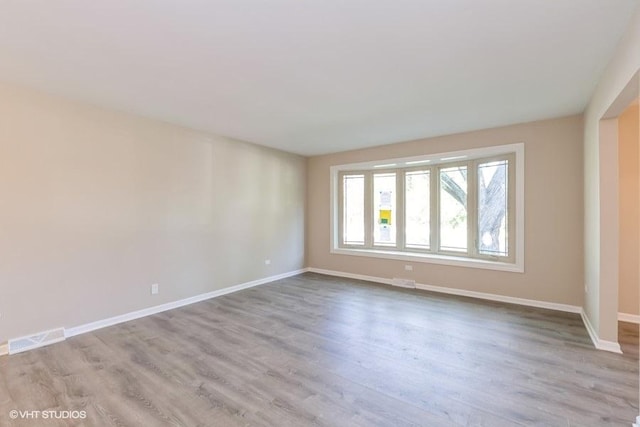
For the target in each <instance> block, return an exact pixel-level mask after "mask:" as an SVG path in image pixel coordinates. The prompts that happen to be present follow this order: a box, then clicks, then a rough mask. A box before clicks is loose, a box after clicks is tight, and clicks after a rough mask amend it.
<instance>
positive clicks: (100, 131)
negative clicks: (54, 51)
mask: <svg viewBox="0 0 640 427" xmlns="http://www.w3.org/2000/svg"><path fill="white" fill-rule="evenodd" d="M305 179H306V159H304V158H302V157H299V156H295V155H292V154H286V153H283V152H279V151H275V150H271V149H267V148H262V147H258V146H255V145H250V144H247V143H243V142H239V141H233V140H230V139H226V138H222V137H217V136H213V135H209V134H204V133H200V132H195V131H191V130H187V129H183V128H179V127H176V126H171V125H168V124H164V123H160V122H157V121H152V120H147V119H143V118H139V117H134V116H131V115H126V114H121V113H116V112H111V111H106V110H102V109H98V108H92V107H88V106H85V105H81V104H77V103H73V102H67V101H64V100H62V99H58V98H55V97H51V96H46V95H41V94H38V93H35V92H31V91H27V90H23V89H19V88H15V87H9V86H6V85H0V312H1V313H2V317H0V343H1V342H4V341H6V340H7V339H9V338H16V337H19V336H22V335H25V334H31V333H35V332H38V331H42V330H46V329H49V328H55V327H72V326H77V325H81V324H84V323H87V322H92V321H96V320H100V319H104V318H108V317H111V316H115V315H119V314H123V313H127V312H130V311H133V310H138V309H142V308H146V307H150V306H154V305H158V304H161V303H166V302H170V301H174V300H178V299H182V298H185V297H189V296H193V295H197V294H201V293H204V292H208V291H212V290H216V289H220V288H224V287H228V286H231V285H236V284H240V283H244V282H247V281H251V280H254V279H258V278H264V277H268V276H272V275H276V274H280V273H284V272H289V271H293V270H296V269H299V268H302V267H303V263H304V200H305V197H304V194H305V185H306V184H305ZM267 258H269V259H271V265H269V266H267V265H265V263H264V260H265V259H267ZM152 283H158V284H159V285H160V293H159V295H156V296H151V295H150V285H151V284H152Z"/></svg>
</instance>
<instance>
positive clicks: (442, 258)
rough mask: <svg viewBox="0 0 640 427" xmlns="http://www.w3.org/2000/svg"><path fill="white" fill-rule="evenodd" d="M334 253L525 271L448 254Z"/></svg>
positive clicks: (345, 250)
mask: <svg viewBox="0 0 640 427" xmlns="http://www.w3.org/2000/svg"><path fill="white" fill-rule="evenodd" d="M331 253H332V254H336V255H353V256H363V257H370V258H382V259H391V260H397V261H408V262H424V263H430V264H441V265H451V266H456V267H470V268H481V269H485V270H497V271H510V272H513V273H524V266H523V265H519V264H511V263H508V262H500V261H488V260H484V259H474V258H462V257H456V256H448V255H434V254H423V253H416V252H401V251H385V250H376V249H353V248H332V249H331Z"/></svg>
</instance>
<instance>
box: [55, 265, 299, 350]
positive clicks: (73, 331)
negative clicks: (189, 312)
mask: <svg viewBox="0 0 640 427" xmlns="http://www.w3.org/2000/svg"><path fill="white" fill-rule="evenodd" d="M305 271H306V269H305V268H303V269H300V270H294V271H289V272H287V273H283V274H278V275H275V276H270V277H265V278H263V279H257V280H253V281H251V282H246V283H241V284H239V285H235V286H230V287H228V288H222V289H218V290H215V291H212V292H207V293H204V294H200V295H195V296H192V297H189V298H185V299H181V300H178V301H172V302H168V303H166V304H161V305H156V306H154V307H149V308H145V309H142V310H138V311H132V312H130V313H125V314H121V315H119V316H114V317H110V318H108V319H103V320H98V321H96V322H91V323H86V324H84V325H78V326H74V327H72V328H65V337H67V338H69V337H73V336H76V335H80V334H84V333H87V332H91V331H95V330H97V329H102V328H106V327H107V326H113V325H117V324H118V323H123V322H128V321H130V320H135V319H139V318H141V317H146V316H150V315H152V314H156V313H161V312H163V311H167V310H173V309H174V308H179V307H184V306H185V305H190V304H195V303H197V302H201V301H205V300H208V299H211V298H216V297H220V296H222V295H227V294H231V293H233V292H238V291H241V290H243V289H248V288H253V287H254V286H259V285H264V284H266V283H270V282H275V281H276V280H280V279H286V278H287V277H291V276H297V275H298V274H302V273H304V272H305Z"/></svg>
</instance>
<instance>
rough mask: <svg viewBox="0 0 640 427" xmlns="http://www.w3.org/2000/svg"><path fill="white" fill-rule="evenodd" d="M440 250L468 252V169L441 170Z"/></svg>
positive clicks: (452, 168) (459, 167)
mask: <svg viewBox="0 0 640 427" xmlns="http://www.w3.org/2000/svg"><path fill="white" fill-rule="evenodd" d="M440 250H443V251H456V252H466V251H467V167H466V166H454V167H447V168H442V169H441V170H440Z"/></svg>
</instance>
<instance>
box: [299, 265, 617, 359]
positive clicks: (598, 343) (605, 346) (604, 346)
mask: <svg viewBox="0 0 640 427" xmlns="http://www.w3.org/2000/svg"><path fill="white" fill-rule="evenodd" d="M307 270H308V271H310V272H312V273H318V274H326V275H328V276H336V277H346V278H349V279H358V280H366V281H368V282H375V283H383V284H386V285H391V284H392V283H391V282H392V279H385V278H383V277H375V276H366V275H362V274H354V273H346V272H343V271H334V270H324V269H321V268H313V267H311V268H308V269H307ZM416 289H421V290H425V291H432V292H438V293H443V294H450V295H458V296H463V297H470V298H478V299H484V300H489V301H499V302H505V303H508V304H517V305H524V306H528V307H537V308H546V309H549V310H556V311H564V312H568V313H579V314H580V316H581V317H582V321H583V323H584V325H585V328H586V329H587V332H588V333H589V337H590V338H591V341H593V345H594V346H595V347H596V348H597V349H598V350H605V351H610V352H613V353H622V350H621V349H620V344H618V343H617V342H613V341H606V340H601V339H600V338H598V334H596V332H595V330H594V329H593V326H592V325H591V323H590V322H589V318H588V317H587V315H586V314H585V312H584V310H583V309H582V307H579V306H577V305H569V304H559V303H555V302H547V301H538V300H531V299H526V298H517V297H509V296H504V295H496V294H490V293H485V292H476V291H468V290H466V289H456V288H446V287H442V286H433V285H425V284H422V283H416ZM627 316H630V315H627ZM625 318H627V319H628V318H629V317H625Z"/></svg>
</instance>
